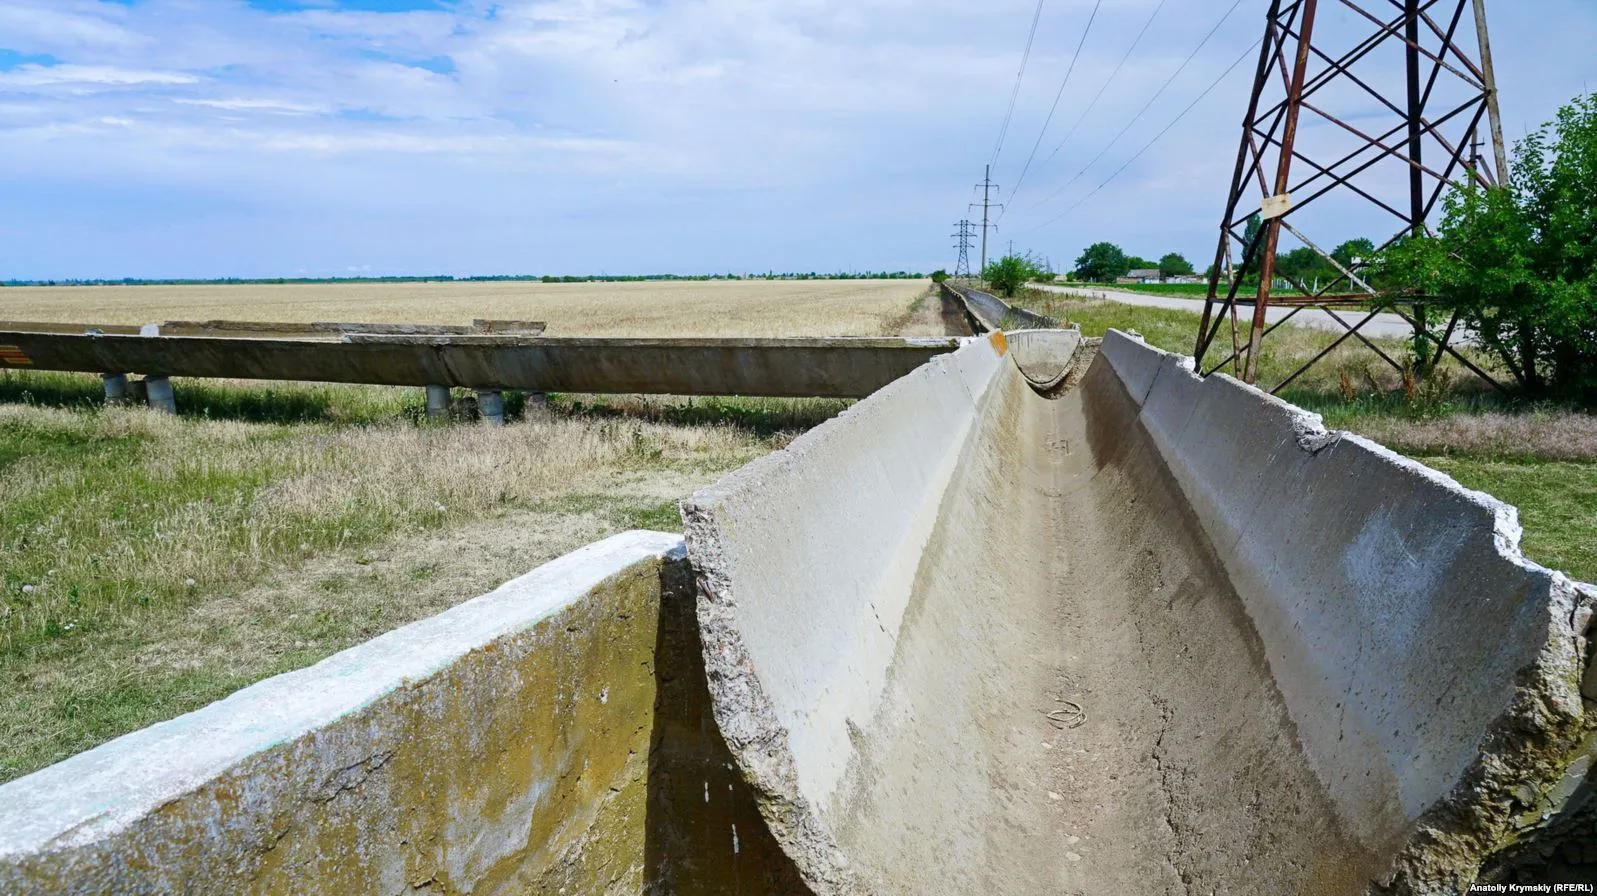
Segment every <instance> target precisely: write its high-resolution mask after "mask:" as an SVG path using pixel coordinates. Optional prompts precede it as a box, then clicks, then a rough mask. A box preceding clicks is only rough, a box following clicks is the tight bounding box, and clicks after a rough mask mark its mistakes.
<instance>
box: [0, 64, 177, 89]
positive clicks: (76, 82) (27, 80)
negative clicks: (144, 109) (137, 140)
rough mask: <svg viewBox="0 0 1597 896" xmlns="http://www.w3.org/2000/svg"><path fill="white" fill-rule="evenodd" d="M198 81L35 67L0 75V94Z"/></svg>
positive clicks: (104, 68)
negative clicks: (25, 90)
mask: <svg viewBox="0 0 1597 896" xmlns="http://www.w3.org/2000/svg"><path fill="white" fill-rule="evenodd" d="M200 81H201V78H200V77H199V76H197V75H191V74H185V73H183V72H171V71H154V70H150V69H142V70H141V69H129V68H119V67H117V66H111V65H39V64H36V63H35V64H29V65H22V66H18V67H17V68H16V69H14V70H12V71H9V72H0V90H6V89H27V88H33V87H54V86H57V85H61V86H68V87H78V88H91V89H92V88H95V87H130V86H134V85H141V84H144V85H163V84H165V85H171V84H198V83H199V82H200Z"/></svg>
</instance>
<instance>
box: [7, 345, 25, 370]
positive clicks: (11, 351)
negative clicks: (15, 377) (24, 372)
mask: <svg viewBox="0 0 1597 896" xmlns="http://www.w3.org/2000/svg"><path fill="white" fill-rule="evenodd" d="M0 364H5V365H8V366H10V367H26V366H29V365H31V364H33V359H32V358H30V357H28V356H27V354H26V353H25V352H23V351H22V349H20V348H18V347H17V346H14V345H0Z"/></svg>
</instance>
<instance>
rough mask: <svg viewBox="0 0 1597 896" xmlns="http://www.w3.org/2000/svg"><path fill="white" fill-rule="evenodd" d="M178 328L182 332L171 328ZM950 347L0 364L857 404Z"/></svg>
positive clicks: (420, 340) (191, 347)
mask: <svg viewBox="0 0 1597 896" xmlns="http://www.w3.org/2000/svg"><path fill="white" fill-rule="evenodd" d="M484 323H485V324H489V325H491V324H493V323H494V322H484ZM259 326H277V325H269V324H268V325H259ZM312 326H320V327H327V326H333V327H337V326H346V325H336V324H333V325H312ZM362 326H365V327H371V326H373V325H362ZM410 329H414V328H410ZM163 332H164V331H163ZM180 332H187V330H182V329H181V325H180ZM958 346H959V341H958V340H957V339H954V338H937V337H923V338H891V337H881V338H836V339H808V338H805V339H633V338H548V337H529V336H518V335H497V334H491V333H484V334H481V335H478V334H470V335H460V334H439V333H431V334H428V333H408V332H398V331H393V328H392V327H391V328H390V330H389V331H384V332H370V331H366V332H342V334H341V337H340V339H339V341H336V342H335V341H328V340H327V339H325V338H324V339H311V338H305V337H303V336H301V337H300V338H261V337H260V336H259V335H258V334H256V335H252V336H250V337H239V336H236V335H235V336H226V337H218V336H215V335H204V336H199V335H177V336H167V335H138V334H127V333H88V334H86V333H83V332H81V331H80V332H73V333H59V332H37V331H33V330H9V331H8V330H4V329H0V349H4V351H3V352H0V368H5V367H11V368H17V369H26V370H73V371H81V372H85V373H100V374H113V375H114V374H125V373H142V374H154V375H161V376H192V377H221V378H230V379H260V380H300V381H311V382H328V383H365V384H370V385H379V386H429V385H433V386H458V387H466V388H477V389H528V390H533V391H539V392H596V393H651V394H665V395H766V396H774V397H790V398H807V397H830V398H863V397H865V396H867V395H870V394H871V393H872V392H875V391H876V390H877V389H880V388H881V387H882V386H885V385H886V384H888V383H890V382H892V381H893V380H895V379H897V378H899V377H901V376H903V375H904V374H906V373H908V372H910V371H911V370H913V369H915V368H916V367H917V366H919V365H921V364H923V363H925V362H926V360H927V359H929V358H931V357H933V356H935V355H938V354H942V353H946V352H951V351H953V350H954V349H955V348H957V347H958Z"/></svg>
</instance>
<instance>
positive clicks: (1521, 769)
mask: <svg viewBox="0 0 1597 896" xmlns="http://www.w3.org/2000/svg"><path fill="white" fill-rule="evenodd" d="M1482 497H1486V496H1482ZM1506 509H1507V510H1508V511H1510V513H1507V514H1503V515H1501V516H1500V517H1499V519H1500V520H1502V521H1503V522H1504V523H1505V525H1504V526H1503V527H1502V528H1501V529H1500V530H1499V533H1500V537H1501V538H1502V539H1503V540H1504V541H1505V542H1507V543H1506V544H1505V545H1504V550H1503V554H1504V556H1505V558H1507V559H1512V560H1514V561H1515V562H1517V563H1518V564H1519V565H1521V566H1523V567H1524V568H1526V569H1527V570H1528V571H1532V572H1536V573H1542V574H1546V575H1547V576H1548V602H1547V610H1548V613H1547V636H1546V643H1545V644H1544V646H1543V647H1542V650H1541V651H1540V653H1539V654H1538V655H1537V656H1536V658H1535V659H1534V660H1533V661H1532V662H1531V663H1529V664H1528V665H1526V666H1525V667H1524V668H1522V669H1521V670H1520V671H1519V672H1518V674H1517V675H1516V676H1515V688H1514V696H1513V700H1512V703H1511V704H1510V706H1509V708H1508V710H1507V711H1506V712H1505V713H1503V714H1502V715H1501V716H1499V717H1498V718H1497V719H1496V720H1494V721H1493V722H1492V723H1491V725H1490V726H1488V728H1487V730H1486V732H1485V736H1484V737H1483V739H1482V741H1481V748H1480V754H1479V756H1478V757H1477V758H1476V760H1475V762H1473V763H1472V764H1471V765H1470V767H1469V768H1468V769H1467V770H1466V771H1465V773H1464V775H1463V776H1462V777H1461V778H1460V780H1459V781H1458V783H1457V784H1456V785H1455V786H1454V787H1453V789H1452V791H1451V792H1450V793H1448V795H1447V796H1446V797H1444V798H1443V799H1442V800H1440V801H1438V802H1437V803H1436V804H1435V805H1434V806H1432V807H1431V809H1430V810H1428V811H1427V812H1426V813H1425V814H1424V815H1422V816H1421V817H1420V818H1419V820H1418V821H1417V822H1416V824H1415V827H1414V832H1413V834H1412V835H1411V837H1410V838H1409V842H1408V844H1407V845H1406V846H1405V848H1404V849H1403V851H1402V852H1401V853H1400V854H1399V856H1398V857H1397V859H1396V861H1395V862H1394V863H1393V866H1392V872H1391V874H1390V876H1389V877H1388V878H1387V879H1386V880H1383V881H1381V882H1380V885H1379V886H1377V887H1373V888H1372V890H1371V892H1372V893H1379V894H1382V896H1388V894H1390V896H1446V894H1452V893H1461V892H1465V891H1467V890H1468V889H1469V887H1470V885H1471V884H1472V883H1474V881H1475V879H1476V877H1477V875H1478V874H1479V872H1480V870H1481V868H1482V867H1483V866H1484V865H1485V864H1486V863H1488V862H1489V861H1491V859H1492V858H1493V857H1495V856H1497V855H1500V854H1502V853H1504V852H1506V851H1508V850H1510V849H1512V848H1513V847H1514V846H1516V845H1517V844H1518V843H1520V842H1521V841H1522V840H1523V839H1525V837H1526V836H1527V835H1530V834H1532V833H1534V831H1535V830H1536V829H1537V828H1538V827H1539V826H1540V822H1543V821H1546V820H1547V819H1548V818H1550V817H1552V816H1553V815H1555V814H1556V813H1557V811H1558V810H1559V809H1560V808H1561V806H1559V805H1555V804H1553V803H1552V802H1551V799H1550V798H1551V797H1552V795H1553V794H1555V793H1558V792H1559V791H1561V790H1563V785H1564V784H1565V779H1566V776H1567V775H1569V774H1570V773H1571V771H1572V770H1574V769H1579V768H1580V767H1581V766H1582V765H1583V764H1584V763H1582V760H1586V762H1589V761H1590V758H1591V752H1590V750H1591V746H1592V740H1591V736H1592V733H1593V731H1594V730H1597V713H1593V712H1590V711H1587V710H1585V709H1584V707H1583V701H1582V681H1583V679H1585V678H1587V677H1588V676H1589V669H1590V667H1591V662H1592V657H1591V653H1590V646H1589V642H1588V638H1587V632H1586V631H1584V630H1583V629H1582V628H1580V627H1579V625H1578V624H1579V623H1580V622H1581V621H1582V620H1583V619H1584V620H1585V621H1588V622H1589V620H1590V618H1591V614H1592V608H1593V605H1594V604H1597V590H1594V589H1593V588H1592V587H1591V586H1589V585H1585V584H1583V583H1576V582H1573V581H1571V580H1570V579H1569V578H1568V577H1566V576H1565V575H1563V574H1562V573H1558V572H1549V571H1548V570H1545V569H1544V568H1542V567H1540V566H1538V565H1536V564H1534V563H1531V562H1529V561H1527V560H1525V559H1524V558H1523V557H1519V556H1518V541H1519V526H1518V522H1517V518H1516V517H1517V515H1516V514H1513V513H1512V511H1513V508H1511V507H1509V508H1506ZM1564 796H1565V797H1566V798H1567V796H1568V794H1567V793H1565V794H1564Z"/></svg>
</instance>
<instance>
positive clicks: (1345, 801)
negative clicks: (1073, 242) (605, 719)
mask: <svg viewBox="0 0 1597 896" xmlns="http://www.w3.org/2000/svg"><path fill="white" fill-rule="evenodd" d="M1051 335H1052V334H1041V335H1032V336H1026V337H1023V338H1024V339H1031V340H1037V341H1039V344H1035V345H1031V346H1029V349H1030V354H1031V356H1032V357H1033V358H1035V357H1037V355H1038V354H1039V353H1041V354H1042V355H1044V356H1046V355H1047V354H1048V352H1047V351H1045V350H1044V349H1045V344H1046V342H1047V340H1048V339H1049V338H1050V337H1051ZM1061 338H1062V337H1061ZM1018 341H1019V340H1017V342H1018ZM1013 348H1014V347H1012V346H1011V345H1010V344H1009V342H1008V340H1007V339H1006V337H1005V336H1004V334H1002V333H995V334H993V335H992V336H991V337H990V339H987V340H981V341H977V342H975V343H974V344H971V345H969V346H967V347H966V348H964V349H962V350H961V351H959V352H957V353H955V354H952V355H946V356H943V357H940V358H937V359H934V360H933V361H932V362H930V363H929V364H928V365H926V366H925V367H922V368H920V369H919V370H917V371H916V372H915V373H913V374H911V375H910V376H907V377H904V378H903V379H901V380H898V381H897V382H895V383H893V384H892V385H891V386H889V387H888V388H887V389H885V390H883V391H882V392H881V393H878V394H877V395H876V396H874V397H872V398H871V399H869V400H867V401H865V402H863V403H861V404H859V405H856V406H855V407H853V408H852V409H850V410H849V411H847V412H845V413H844V414H843V415H842V416H841V417H839V418H837V419H836V420H834V421H832V422H830V423H828V424H826V425H825V426H823V427H820V428H819V429H817V430H815V431H812V432H811V433H809V434H807V435H805V436H803V437H801V438H800V439H798V440H797V441H795V442H794V443H793V444H792V445H791V447H789V448H788V449H786V450H784V451H781V452H778V453H777V454H774V455H771V456H769V457H766V458H764V459H762V460H759V461H756V462H755V463H753V464H751V465H750V466H748V467H746V468H744V469H742V470H740V471H738V472H736V473H734V474H732V475H730V476H728V477H727V478H725V479H724V480H722V481H721V482H720V483H718V484H717V485H715V486H713V487H711V488H708V489H705V490H703V491H701V492H699V493H698V494H696V495H695V496H694V497H693V498H692V499H691V501H689V502H687V503H686V504H685V505H684V517H685V519H686V521H687V526H688V549H689V555H690V558H691V560H692V562H693V564H694V567H695V569H696V571H697V575H698V579H699V600H698V614H699V621H700V626H701V629H702V633H703V637H704V650H705V659H706V666H707V670H708V680H709V683H710V689H711V692H712V698H713V701H714V707H715V715H716V719H717V721H718V722H719V724H720V727H721V730H722V732H723V733H724V734H725V737H726V740H727V742H728V744H729V745H730V747H731V751H732V755H733V756H734V757H735V758H736V760H737V763H738V765H739V768H740V769H741V771H742V774H743V776H744V777H745V778H746V779H747V780H748V781H749V783H750V784H751V785H752V786H753V789H754V792H755V796H756V799H757V800H758V801H759V804H760V807H761V811H762V813H763V815H764V816H765V818H766V820H767V822H768V823H769V825H770V827H771V829H772V831H773V832H774V834H775V836H776V837H777V839H778V841H779V842H780V843H781V844H782V846H783V848H784V849H785V850H786V852H787V854H788V855H789V856H791V857H792V859H793V860H794V862H795V864H796V865H797V867H798V868H799V869H800V871H801V872H802V874H803V875H804V878H805V880H806V882H807V883H808V884H809V886H811V887H812V888H813V889H814V891H815V892H816V893H819V894H854V893H893V894H923V893H972V894H974V893H1006V894H1030V893H1035V894H1060V893H1072V894H1086V893H1117V894H1121V893H1124V894H1132V893H1135V894H1189V893H1215V892H1218V893H1292V894H1324V896H1331V894H1338V896H1340V894H1362V893H1425V894H1457V893H1462V892H1465V891H1466V890H1467V889H1468V887H1469V884H1470V883H1471V882H1472V881H1473V880H1475V878H1476V876H1477V875H1478V873H1479V871H1480V868H1481V867H1482V864H1483V863H1485V862H1487V861H1488V860H1490V858H1491V857H1492V856H1493V855H1494V854H1497V853H1499V852H1500V851H1502V850H1504V849H1506V848H1509V847H1511V846H1512V845H1513V844H1514V843H1515V842H1516V840H1519V839H1522V838H1523V837H1524V836H1525V829H1526V827H1527V826H1531V827H1534V826H1535V824H1536V823H1537V822H1536V819H1537V818H1540V817H1544V816H1546V815H1548V814H1551V813H1553V812H1554V811H1555V810H1556V809H1557V805H1556V803H1557V802H1558V801H1559V800H1562V799H1564V798H1565V797H1567V796H1568V794H1569V793H1571V792H1572V791H1574V790H1576V789H1578V787H1579V786H1581V785H1582V779H1583V777H1584V775H1585V770H1586V768H1587V767H1588V764H1589V760H1588V759H1586V758H1584V756H1585V753H1586V752H1587V751H1589V749H1590V746H1589V745H1590V738H1591V734H1592V731H1593V728H1594V724H1593V723H1594V713H1592V712H1591V711H1590V710H1588V709H1587V708H1586V706H1584V705H1583V701H1582V678H1583V676H1584V675H1585V674H1586V669H1587V668H1588V663H1589V652H1590V649H1589V646H1588V642H1587V637H1588V635H1589V624H1590V620H1591V614H1592V606H1593V603H1594V597H1597V595H1594V594H1593V593H1592V592H1590V591H1586V590H1583V589H1582V588H1580V587H1577V586H1576V585H1575V584H1574V583H1572V582H1571V581H1570V580H1568V579H1567V578H1565V577H1564V576H1562V575H1560V574H1557V573H1554V572H1550V571H1548V570H1546V569H1543V568H1540V567H1538V566H1536V565H1534V564H1531V563H1529V562H1527V561H1525V560H1524V559H1523V557H1522V556H1521V555H1520V553H1519V548H1518V542H1519V534H1520V531H1519V527H1518V525H1517V523H1516V518H1515V513H1514V511H1513V509H1512V508H1509V507H1507V506H1505V505H1503V504H1501V503H1499V502H1497V501H1495V500H1493V499H1491V498H1490V497H1488V496H1486V495H1482V494H1479V493H1474V492H1469V491H1466V490H1464V489H1462V488H1460V487H1459V486H1458V485H1457V484H1456V483H1454V482H1453V481H1452V480H1450V479H1448V478H1447V477H1445V476H1443V475H1441V474H1438V473H1436V472H1434V471H1431V470H1429V469H1427V468H1425V467H1423V466H1421V465H1419V464H1417V463H1414V462H1412V461H1409V460H1406V459H1404V458H1401V457H1399V456H1397V455H1394V454H1393V453H1391V452H1390V451H1387V450H1386V449H1384V448H1381V447H1380V446H1378V445H1375V444H1372V443H1370V442H1368V441H1366V440H1363V439H1361V438H1358V437H1356V436H1352V435H1348V434H1345V433H1336V432H1328V431H1326V430H1325V429H1324V428H1323V427H1322V426H1321V424H1320V421H1319V419H1318V418H1317V417H1315V416H1314V415H1311V414H1308V413H1305V412H1303V411H1301V410H1298V409H1296V408H1294V407H1291V406H1289V405H1286V404H1284V403H1282V402H1280V401H1277V400H1275V399H1273V398H1271V397H1270V396H1268V395H1265V394H1263V393H1261V392H1258V391H1257V390H1254V389H1252V388H1250V387H1247V386H1244V385H1241V384H1239V383H1237V382H1235V381H1232V380H1229V379H1227V378H1225V377H1211V378H1209V379H1207V380H1200V379H1198V378H1197V377H1196V376H1194V375H1193V373H1192V372H1191V369H1190V366H1189V365H1190V362H1188V361H1187V360H1186V359H1183V358H1180V357H1177V356H1174V355H1168V354H1165V353H1163V352H1159V351H1155V350H1153V349H1150V348H1148V347H1147V346H1145V345H1143V344H1141V343H1140V342H1138V341H1136V340H1134V339H1132V338H1129V337H1126V336H1123V335H1120V334H1118V333H1111V334H1110V336H1109V337H1108V338H1107V339H1105V340H1104V342H1103V344H1102V347H1101V350H1100V351H1099V353H1098V354H1097V357H1096V360H1093V361H1092V362H1091V365H1090V367H1087V368H1086V371H1085V375H1084V377H1081V378H1080V379H1079V383H1076V384H1074V385H1073V387H1071V386H1067V387H1066V388H1065V389H1064V390H1063V393H1062V394H1059V395H1058V397H1057V400H1048V399H1047V398H1045V397H1043V396H1041V395H1040V394H1039V391H1038V388H1037V386H1036V385H1035V382H1036V381H1038V380H1041V381H1043V382H1048V381H1051V380H1052V379H1053V376H1051V375H1050V373H1049V371H1053V372H1054V373H1055V374H1057V372H1058V370H1060V369H1063V368H1072V369H1079V367H1080V364H1061V363H1059V360H1058V357H1057V355H1058V354H1062V353H1064V352H1068V351H1069V350H1070V348H1071V346H1070V345H1068V344H1064V343H1060V344H1059V346H1058V352H1057V353H1055V354H1056V357H1055V358H1054V359H1053V361H1054V363H1053V364H1051V365H1050V366H1048V368H1047V370H1045V371H1043V372H1041V373H1037V372H1033V373H1032V374H1031V375H1029V376H1028V375H1023V371H1021V370H1020V369H1019V368H1018V367H1017V365H1016V364H1013V363H1011V357H1016V358H1019V359H1020V360H1025V359H1024V358H1020V356H1021V354H1022V353H1021V352H1020V351H1018V350H1012V349H1013ZM1006 355H1007V356H1006ZM1082 360H1083V361H1085V359H1082ZM1029 366H1035V364H1034V363H1033V362H1029ZM1068 378H1069V377H1068V375H1067V379H1068ZM1591 684H1592V682H1591V681H1590V679H1589V677H1588V682H1587V693H1586V696H1587V697H1593V696H1597V689H1594V688H1592V687H1591Z"/></svg>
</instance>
